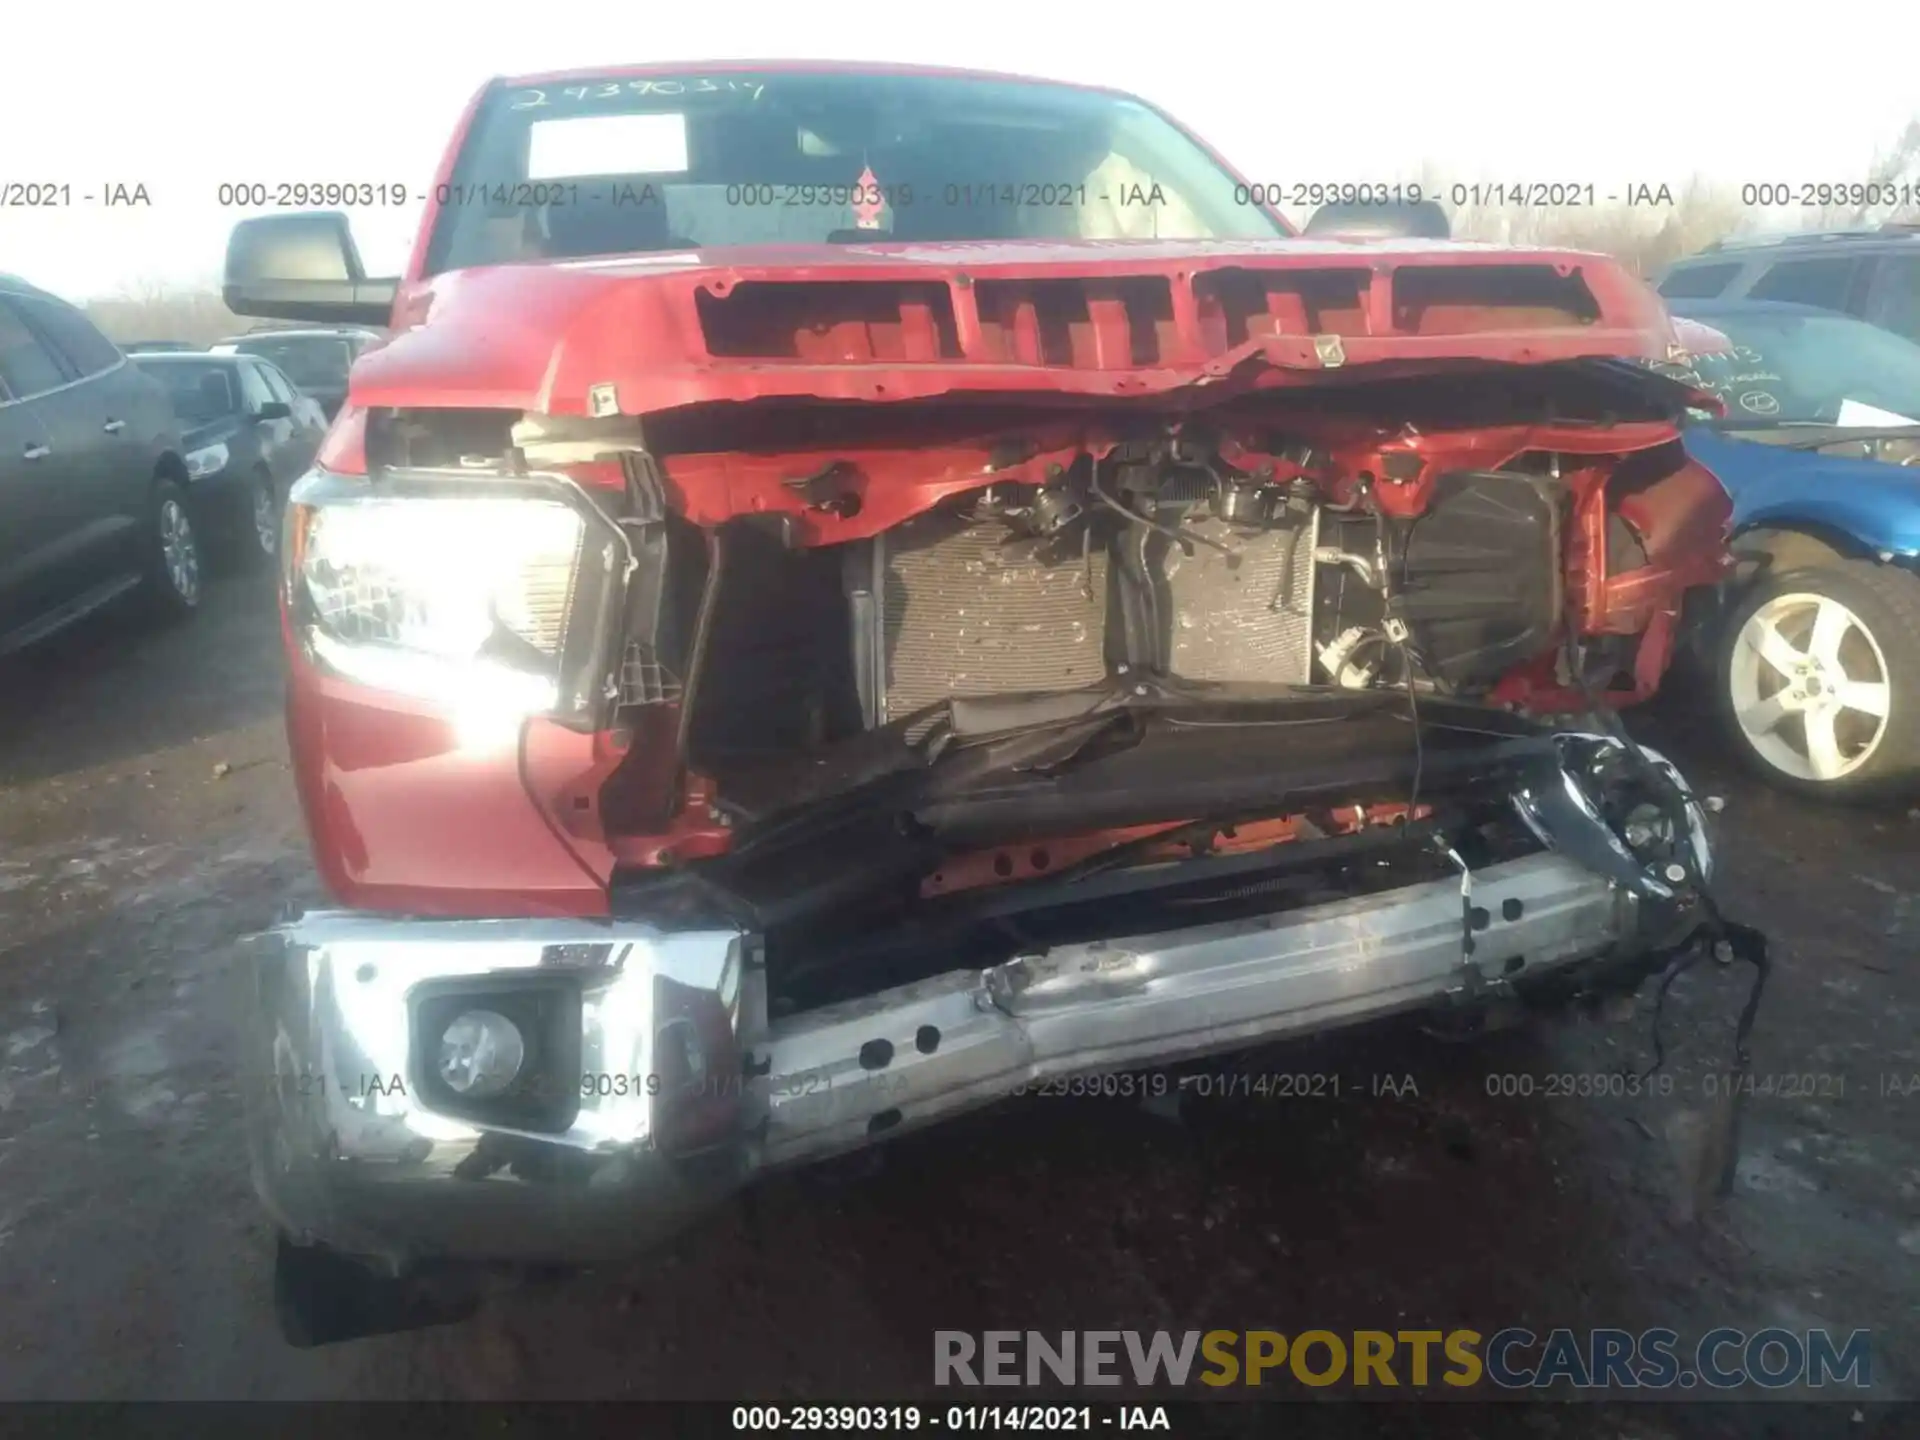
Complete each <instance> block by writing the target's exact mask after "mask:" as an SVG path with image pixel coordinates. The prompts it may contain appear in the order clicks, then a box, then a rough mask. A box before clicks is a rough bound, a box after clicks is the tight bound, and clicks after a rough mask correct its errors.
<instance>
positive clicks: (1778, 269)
mask: <svg viewBox="0 0 1920 1440" xmlns="http://www.w3.org/2000/svg"><path fill="white" fill-rule="evenodd" d="M1656 288H1657V289H1658V290H1659V291H1660V293H1661V294H1662V295H1663V296H1665V297H1666V298H1667V299H1669V300H1784V301H1789V302H1791V303H1792V304H1795V305H1817V306H1819V307H1820V308H1821V309H1822V310H1837V311H1839V312H1840V313H1841V314H1843V315H1853V316H1856V317H1857V318H1859V319H1861V320H1865V321H1866V322H1867V323H1868V324H1869V325H1878V326H1879V327H1880V328H1881V329H1883V330H1891V331H1893V332H1894V333H1895V334H1896V335H1904V336H1906V337H1907V339H1909V340H1912V341H1915V342H1917V343H1920V227H1915V226H1912V225H1889V226H1886V227H1885V228H1883V229H1879V230H1836V231H1823V232H1813V233H1809V234H1802V235H1770V236H1758V235H1756V236H1742V237H1739V238H1736V239H1733V240H1722V241H1719V242H1717V243H1715V244H1712V245H1709V246H1708V247H1707V248H1706V249H1704V250H1702V251H1701V252H1700V253H1699V254H1698V255H1689V256H1687V258H1686V259H1684V260H1677V261H1675V262H1674V263H1673V264H1672V265H1670V266H1668V267H1667V269H1666V271H1665V272H1664V273H1663V274H1662V275H1661V276H1660V278H1659V280H1658V282H1656Z"/></svg>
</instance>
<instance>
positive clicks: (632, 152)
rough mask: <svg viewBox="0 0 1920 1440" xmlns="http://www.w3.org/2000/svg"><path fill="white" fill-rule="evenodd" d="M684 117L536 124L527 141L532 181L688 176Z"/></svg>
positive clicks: (581, 119) (589, 117) (596, 118)
mask: <svg viewBox="0 0 1920 1440" xmlns="http://www.w3.org/2000/svg"><path fill="white" fill-rule="evenodd" d="M686 170H687V117H686V116H684V115H674V114H668V115H578V116H570V117H568V118H567V119H565V120H557V119H556V120H536V121H534V123H533V125H532V127H531V132H530V134H529V136H528V141H527V179H529V180H563V179H566V178H568V177H570V176H580V175H683V174H685V173H686Z"/></svg>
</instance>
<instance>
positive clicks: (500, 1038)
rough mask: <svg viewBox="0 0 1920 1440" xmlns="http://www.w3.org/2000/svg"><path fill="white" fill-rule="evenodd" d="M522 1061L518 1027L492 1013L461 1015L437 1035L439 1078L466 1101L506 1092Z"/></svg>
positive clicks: (524, 1047) (523, 1046) (522, 1044)
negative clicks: (438, 1043)
mask: <svg viewBox="0 0 1920 1440" xmlns="http://www.w3.org/2000/svg"><path fill="white" fill-rule="evenodd" d="M526 1059H527V1042H526V1040H525V1039H524V1038H523V1037H522V1036H521V1034H520V1027H519V1026H518V1025H515V1024H514V1023H513V1022H512V1021H511V1020H509V1019H507V1017H506V1016H504V1015H501V1014H498V1013H496V1012H494V1011H492V1010H465V1011H462V1012H461V1013H460V1014H459V1015H457V1016H455V1017H454V1019H453V1023H452V1024H450V1025H448V1026H447V1028H446V1029H445V1030H444V1031H442V1032H441V1035H440V1078H441V1079H442V1080H443V1081H445V1082H446V1086H447V1088H448V1089H449V1090H451V1091H453V1093H454V1094H456V1095H463V1096H466V1097H467V1098H468V1099H472V1100H484V1099H486V1098H488V1097H489V1096H492V1095H498V1094H500V1093H501V1092H503V1091H504V1090H506V1088H507V1087H508V1086H509V1085H511V1084H513V1082H514V1080H515V1078H516V1077H518V1075H519V1074H520V1067H521V1066H522V1065H524V1064H525V1063H526Z"/></svg>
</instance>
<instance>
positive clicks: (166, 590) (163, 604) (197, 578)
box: [146, 480, 202, 615]
mask: <svg viewBox="0 0 1920 1440" xmlns="http://www.w3.org/2000/svg"><path fill="white" fill-rule="evenodd" d="M152 515H153V520H152V526H153V528H152V530H151V531H149V532H148V533H149V535H150V537H151V538H150V539H149V541H148V550H147V562H146V568H147V592H148V594H149V595H151V596H152V597H153V599H154V601H155V602H156V603H157V604H158V605H159V607H160V609H161V610H162V611H163V612H164V613H166V614H170V615H187V614H191V613H192V612H193V611H195V610H197V609H199V608H200V595H201V589H202V586H201V569H202V562H201V553H200V536H199V532H198V531H197V530H196V529H195V528H194V523H193V515H192V512H191V511H190V510H189V509H188V506H187V497H186V496H185V494H183V493H182V492H181V490H180V487H179V486H177V485H175V484H173V482H172V481H169V480H161V481H157V482H155V484H154V487H153V510H152Z"/></svg>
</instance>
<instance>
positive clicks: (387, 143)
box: [0, 0, 1920, 299]
mask: <svg viewBox="0 0 1920 1440" xmlns="http://www.w3.org/2000/svg"><path fill="white" fill-rule="evenodd" d="M19 3H20V4H22V5H31V8H32V10H33V17H32V22H31V26H30V28H29V29H28V30H27V31H26V32H25V33H24V34H23V33H22V32H21V31H20V30H19V28H18V26H17V25H16V24H15V23H14V22H12V21H9V23H8V25H7V27H6V28H7V30H8V31H9V32H10V33H9V38H8V45H7V49H8V51H9V54H8V57H7V59H8V64H7V66H6V79H5V83H4V85H0V192H3V191H4V188H5V187H6V186H7V185H8V184H9V183H20V182H42V183H47V182H51V183H56V184H58V183H65V184H69V185H71V187H72V193H73V202H74V203H73V205H72V207H71V208H67V209H39V210H23V209H20V208H0V270H8V271H13V272H16V273H18V274H21V275H24V276H25V277H26V278H27V279H29V280H31V281H33V282H35V283H37V284H39V285H42V286H45V287H46V288H48V289H51V290H54V291H56V292H59V293H62V294H66V295H68V296H70V297H72V298H75V299H83V298H90V297H93V296H97V295H103V294H109V293H113V292H115V291H119V290H122V289H125V288H128V287H131V286H136V285H139V284H142V283H143V282H147V283H150V282H154V281H168V282H180V283H189V284H191V283H210V282H212V281H213V280H214V279H215V277H216V276H217V273H218V269H219V265H220V260H221V256H222V253H223V249H224V245H225V239H226V233H227V230H228V227H229V226H230V225H231V224H232V222H233V221H234V220H235V219H236V218H238V217H239V216H240V215H241V214H243V213H246V212H241V211H233V210H223V209H221V208H220V206H219V205H218V203H217V199H216V196H217V192H218V187H219V186H220V184H221V183H222V182H223V181H265V182H268V183H272V182H275V181H294V180H312V181H322V182H327V181H380V180H390V181H405V182H406V183H407V184H408V185H409V187H410V188H411V189H414V190H415V191H418V190H420V189H422V188H423V187H426V186H428V185H430V184H431V182H432V178H433V172H434V169H435V165H436V161H437V160H438V158H439V154H440V150H441V147H442V145H443V144H444V142H445V140H446V136H447V132H448V131H449V129H450V128H451V126H452V124H453V122H454V120H455V118H456V116H457V114H458V112H459V110H460V108H461V106H462V104H463V103H464V102H465V101H466V99H467V98H468V97H469V95H470V94H471V93H472V92H473V90H474V89H475V88H476V87H477V86H478V85H479V84H480V83H481V82H482V81H484V80H485V79H486V78H487V77H488V76H491V75H499V74H515V73H525V72H531V71H537V70H543V69H552V68H560V67H573V66H580V67H590V66H595V65H608V64H623V63H643V62H655V61H676V60H688V61H692V60H700V59H726V58H738V57H748V58H755V59H759V58H768V57H787V56H791V57H800V58H840V59H849V60H891V61H904V62H920V63H927V64H945V65H962V66H973V67H979V68H985V69H995V70H1012V71H1017V72H1020V73H1027V74H1036V75H1044V76H1050V77H1055V78H1060V79H1067V80H1080V81H1088V82H1095V83H1101V84H1107V85H1113V86H1118V87H1120V88H1122V89H1127V90H1132V91H1136V92H1138V93H1140V94H1143V95H1145V96H1146V97H1148V98H1149V99H1151V100H1153V101H1155V102H1157V103H1158V104H1160V105H1162V106H1164V107H1165V108H1166V109H1168V110H1170V111H1172V112H1173V113H1174V114H1175V115H1177V116H1179V117H1180V118H1181V119H1183V120H1185V121H1186V122H1187V123H1188V124H1189V125H1190V126H1192V127H1193V128H1194V129H1196V130H1198V131H1200V132H1201V133H1202V134H1204V135H1206V136H1207V137H1209V138H1210V139H1211V140H1212V141H1213V142H1214V143H1215V144H1216V145H1217V146H1219V147H1220V148H1221V149H1222V150H1223V151H1224V152H1225V153H1226V154H1227V156H1228V157H1229V158H1230V159H1231V160H1233V161H1234V162H1235V163H1236V164H1237V165H1238V166H1239V167H1240V168H1241V169H1242V170H1243V171H1245V172H1246V173H1247V174H1248V176H1249V177H1250V178H1252V179H1256V180H1274V181H1282V182H1292V181H1297V180H1326V181H1336V182H1344V181H1366V180H1392V179H1401V180H1413V179H1417V178H1419V176H1420V173H1421V169H1422V166H1423V165H1425V164H1430V165H1432V166H1434V167H1436V168H1437V169H1438V171H1439V172H1440V174H1441V175H1442V176H1444V177H1445V178H1446V179H1448V180H1454V179H1462V178H1464V179H1468V180H1473V179H1499V180H1509V181H1513V180H1521V181H1529V182H1532V181H1570V182H1576V183H1587V182H1593V183H1595V184H1596V185H1597V186H1600V187H1603V190H1604V189H1605V188H1611V187H1625V186H1627V185H1631V184H1639V183H1645V184H1648V185H1658V184H1660V183H1663V182H1664V183H1666V184H1669V185H1672V186H1675V187H1678V186H1679V185H1681V184H1683V183H1684V182H1685V181H1686V180H1687V179H1689V178H1690V177H1692V176H1694V175H1696V174H1698V175H1703V176H1706V177H1708V178H1711V179H1715V180H1719V181H1722V182H1725V183H1726V184H1728V185H1730V186H1733V187H1737V186H1738V185H1739V184H1741V183H1742V182H1760V181H1775V182H1786V183H1788V184H1793V183H1798V182H1802V181H1816V180H1834V181H1850V180H1859V179H1862V178H1864V177H1865V174H1866V171H1867V168H1868V166H1869V164H1870V163H1871V161H1872V158H1873V155H1874V152H1875V151H1876V149H1878V148H1884V147H1886V146H1888V145H1890V144H1891V143H1892V142H1893V140H1894V139H1895V138H1896V137H1897V136H1898V134H1899V132H1900V130H1901V128H1902V126H1904V125H1905V124H1906V123H1907V122H1908V121H1909V120H1910V119H1912V118H1914V116H1915V114H1916V111H1920V82H1916V79H1915V75H1916V73H1920V72H1916V70H1915V68H1914V67H1915V57H1916V56H1920V46H1917V45H1916V44H1915V43H1914V42H1915V41H1916V40H1920V7H1915V6H1914V5H1913V4H1912V3H1911V0H1905V3H1899V4H1894V3H1885V4H1869V3H1862V0H1824V3H1821V4H1818V5H1810V4H1809V5H1795V6H1791V7H1789V6H1785V5H1779V6H1738V5H1729V4H1709V5H1697V6H1696V5H1687V4H1682V3H1673V0H1664V3H1660V4H1641V3H1629V0H1622V3H1615V4H1610V5H1604V6H1597V5H1591V4H1579V5H1575V4H1571V3H1561V0H1521V3H1514V4H1504V3H1474V0H1453V3H1423V0H1371V3H1351V0H1349V3H1331V4H1329V3H1309V4H1299V3H1286V0H1255V3H1248V4H1228V3H1219V0H1206V3H1191V4H1179V5H1164V6H1160V5H1155V4H1153V3H1151V0H1124V3H1118V0H1116V3H1110V4H1106V5H1089V4H1085V3H1076V4H1072V5H1066V4H1060V5H1055V4H1050V3H1047V0H1016V3H1001V0H964V3H957V4H955V3H948V4H939V3H929V0H900V3H898V4H895V5H892V6H887V7H884V8H882V7H875V6H873V5H870V4H851V3H848V4H836V3H834V0H810V3H805V4H795V3H787V0H732V3H729V0H703V3H698V4H688V5H671V4H661V3H659V0H652V3H646V4H617V5H610V4H607V3H605V0H591V3H589V0H538V3H535V4H529V5H508V4H502V3H498V0H467V3H455V4H449V3H440V0H377V3H376V0H326V3H324V4H319V5H312V6H304V7H293V8H288V7H279V6H261V5H257V4H244V5H243V4H237V3H235V4H229V3H222V0H200V3H194V0H174V3H171V4H167V5H164V6H154V7H152V8H145V9H136V8H134V7H133V5H131V4H130V3H128V0H113V3H111V4H101V3H98V0H68V3H55V4H47V3H44V0H43V3H34V0H19ZM26 41H31V44H27V43H24V42H26ZM115 182H119V183H123V184H126V185H128V186H132V185H134V184H142V185H144V186H145V187H146V190H147V193H148V194H149V196H150V197H151V199H152V205H151V206H150V207H149V208H145V209H117V208H116V209H106V208H102V207H101V205H100V204H99V202H98V201H97V200H96V201H95V202H94V203H93V204H91V205H89V204H87V203H86V202H85V201H83V200H82V199H81V196H82V195H83V194H88V193H90V194H94V195H96V196H97V195H99V194H101V193H103V190H104V187H106V186H108V185H110V184H113V183H115ZM0 198H4V197H3V196H0ZM353 213H354V229H355V233H356V235H357V236H358V238H359V241H360V246H361V251H362V254H363V256H364V258H365V260H366V262H367V265H368V268H369V269H370V270H373V271H375V272H376V273H390V272H392V271H393V270H396V269H397V268H398V267H399V265H400V264H401V262H402V261H403V259H404V257H405V253H406V248H407V241H408V238H409V236H410V235H411V232H412V228H413V225H414V223H415V221H416V219H417V207H412V208H407V209H400V210H359V211H355V212H353ZM1774 214H1775V215H1777V217H1778V218H1777V219H1773V223H1775V224H1779V223H1792V222H1791V219H1790V216H1791V212H1787V211H1781V212H1774ZM1770 218H1772V217H1770Z"/></svg>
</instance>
